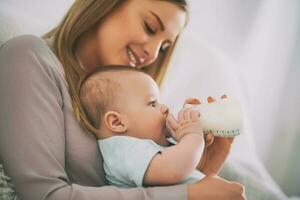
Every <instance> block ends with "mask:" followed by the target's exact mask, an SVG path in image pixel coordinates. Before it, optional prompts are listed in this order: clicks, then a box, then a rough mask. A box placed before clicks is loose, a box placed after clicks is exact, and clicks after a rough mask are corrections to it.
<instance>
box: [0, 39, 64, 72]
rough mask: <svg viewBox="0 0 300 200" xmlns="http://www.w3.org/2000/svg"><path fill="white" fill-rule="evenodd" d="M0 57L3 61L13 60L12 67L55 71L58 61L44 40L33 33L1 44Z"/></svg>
mask: <svg viewBox="0 0 300 200" xmlns="http://www.w3.org/2000/svg"><path fill="white" fill-rule="evenodd" d="M0 57H1V59H3V62H4V63H6V64H9V63H11V62H14V64H13V65H11V66H14V67H17V68H19V67H22V68H24V67H26V68H35V67H39V68H43V70H46V71H48V72H49V71H53V70H54V71H57V70H58V66H59V65H60V62H59V61H58V59H57V57H56V56H55V54H54V53H53V52H52V50H51V49H50V47H49V46H48V45H47V43H46V41H45V40H44V39H42V38H40V37H38V36H35V35H21V36H17V37H14V38H12V39H10V40H8V41H7V42H6V43H4V44H3V45H2V46H1V49H0Z"/></svg>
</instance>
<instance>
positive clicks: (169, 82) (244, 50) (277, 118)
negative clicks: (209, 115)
mask: <svg viewBox="0 0 300 200" xmlns="http://www.w3.org/2000/svg"><path fill="white" fill-rule="evenodd" d="M190 5H191V16H190V23H189V25H188V27H187V29H186V30H185V31H184V33H183V35H182V37H181V39H180V41H179V46H178V48H177V49H176V52H175V55H174V56H173V59H172V62H171V67H170V68H169V70H168V73H167V78H166V79H165V81H164V83H163V85H162V88H161V90H162V99H163V100H164V101H166V102H167V103H169V104H170V105H171V107H172V108H173V110H174V112H175V111H176V109H177V110H178V109H179V106H180V105H181V103H182V101H183V99H184V98H185V97H187V96H196V97H199V98H201V99H204V98H205V97H207V96H215V97H218V96H221V95H222V94H223V93H226V94H229V96H232V97H234V98H238V99H240V101H241V102H242V104H243V109H244V113H245V125H246V128H245V134H244V135H243V136H241V137H240V138H237V141H236V144H235V146H234V149H233V152H232V155H231V157H232V159H235V160H236V161H237V162H241V163H247V165H248V168H249V166H250V165H251V163H252V166H255V167H256V168H257V169H260V170H258V171H260V173H259V175H260V177H261V180H265V179H264V178H266V179H268V181H269V182H272V178H273V179H274V180H275V181H276V182H277V184H278V185H279V186H280V187H281V188H282V189H283V191H284V192H285V193H286V194H287V195H289V196H292V195H297V196H300V190H299V188H300V172H299V171H300V156H299V155H298V152H299V151H300V1H298V0H251V1H245V0H227V1H217V0H191V1H190ZM255 160H256V161H255ZM259 160H260V161H262V162H260V161H259ZM254 161H255V162H254ZM254 163H255V164H254ZM261 163H263V165H265V167H266V169H267V170H268V172H266V171H264V167H262V166H260V167H257V166H259V165H261ZM255 167H253V168H255ZM250 168H251V166H250ZM268 173H270V174H271V176H272V178H271V177H270V176H269V175H268ZM272 184H273V185H274V187H275V184H274V182H272Z"/></svg>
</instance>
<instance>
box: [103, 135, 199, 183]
mask: <svg viewBox="0 0 300 200" xmlns="http://www.w3.org/2000/svg"><path fill="white" fill-rule="evenodd" d="M98 144H99V147H100V150H101V153H102V156H103V160H104V164H103V165H104V170H105V173H106V178H107V180H108V181H109V184H111V185H115V186H118V187H123V188H131V187H142V186H143V178H144V175H145V173H146V170H147V168H148V166H149V164H150V162H151V160H152V159H153V157H154V156H155V155H156V154H157V153H159V152H161V151H163V149H164V148H166V147H163V146H160V145H158V144H156V143H155V142H154V141H153V140H148V139H138V138H134V137H128V136H113V137H110V138H107V139H103V140H98ZM202 178H204V175H203V174H202V173H201V172H199V171H198V170H194V171H193V172H192V173H191V175H190V176H189V177H187V178H186V179H185V180H183V181H182V182H181V183H191V182H196V181H199V180H201V179H202Z"/></svg>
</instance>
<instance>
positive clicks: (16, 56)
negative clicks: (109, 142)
mask: <svg viewBox="0 0 300 200" xmlns="http://www.w3.org/2000/svg"><path fill="white" fill-rule="evenodd" d="M0 162H1V163H3V165H4V168H5V171H6V173H7V174H8V175H9V176H10V177H11V178H12V182H13V183H14V184H15V187H16V192H17V194H18V196H19V197H20V198H21V199H22V200H27V199H28V200H35V199H38V200H40V199H55V200H57V199H64V200H67V199H73V200H84V199H88V200H93V199H97V200H99V199H105V200H108V199H112V200H113V199H130V200H133V199H149V200H150V199H164V200H167V199H172V200H176V199H180V200H182V199H187V190H186V186H185V185H177V186H168V187H152V188H146V189H143V188H133V189H119V188H117V187H114V186H105V185H107V181H106V179H105V174H104V171H103V167H102V157H101V154H100V151H99V150H98V148H97V140H96V139H95V138H94V137H93V136H92V135H90V134H88V133H87V132H86V131H85V130H84V129H82V128H81V126H80V125H79V124H78V123H77V121H76V120H75V117H74V113H73V110H72V106H71V100H70V96H69V93H68V90H67V87H66V81H65V79H64V75H63V68H62V65H61V63H60V62H59V60H58V59H57V57H56V56H55V55H54V53H53V52H52V51H51V49H50V48H49V47H48V46H47V44H46V43H45V41H44V40H42V39H41V38H39V37H35V36H30V35H25V36H20V37H16V38H14V39H12V40H10V41H8V42H7V43H6V44H4V45H3V46H2V48H1V50H0ZM100 186H105V187H100Z"/></svg>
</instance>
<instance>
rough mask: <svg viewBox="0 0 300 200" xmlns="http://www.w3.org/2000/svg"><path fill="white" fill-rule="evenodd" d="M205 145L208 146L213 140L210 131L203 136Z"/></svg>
mask: <svg viewBox="0 0 300 200" xmlns="http://www.w3.org/2000/svg"><path fill="white" fill-rule="evenodd" d="M204 139H205V146H206V147H208V146H210V145H211V144H212V143H213V142H214V135H213V134H212V133H208V134H206V135H205V136H204Z"/></svg>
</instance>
